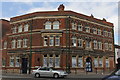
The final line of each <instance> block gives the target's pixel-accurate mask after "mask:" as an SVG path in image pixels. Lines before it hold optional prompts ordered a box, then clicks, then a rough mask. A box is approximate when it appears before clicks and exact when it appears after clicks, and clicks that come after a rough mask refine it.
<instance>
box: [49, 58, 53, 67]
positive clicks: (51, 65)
mask: <svg viewBox="0 0 120 80" xmlns="http://www.w3.org/2000/svg"><path fill="white" fill-rule="evenodd" d="M49 67H53V57H50V58H49Z"/></svg>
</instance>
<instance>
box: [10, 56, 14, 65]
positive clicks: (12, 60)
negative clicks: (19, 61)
mask: <svg viewBox="0 0 120 80" xmlns="http://www.w3.org/2000/svg"><path fill="white" fill-rule="evenodd" d="M9 65H10V67H13V66H14V56H11V57H10V63H9Z"/></svg>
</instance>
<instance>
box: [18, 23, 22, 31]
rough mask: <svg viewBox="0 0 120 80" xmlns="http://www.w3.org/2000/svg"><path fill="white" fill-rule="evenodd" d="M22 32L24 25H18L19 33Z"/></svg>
mask: <svg viewBox="0 0 120 80" xmlns="http://www.w3.org/2000/svg"><path fill="white" fill-rule="evenodd" d="M21 32H22V25H20V26H18V33H21Z"/></svg>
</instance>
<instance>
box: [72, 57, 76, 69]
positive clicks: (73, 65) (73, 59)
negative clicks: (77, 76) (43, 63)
mask: <svg viewBox="0 0 120 80" xmlns="http://www.w3.org/2000/svg"><path fill="white" fill-rule="evenodd" d="M76 66H77V63H76V57H72V67H76Z"/></svg>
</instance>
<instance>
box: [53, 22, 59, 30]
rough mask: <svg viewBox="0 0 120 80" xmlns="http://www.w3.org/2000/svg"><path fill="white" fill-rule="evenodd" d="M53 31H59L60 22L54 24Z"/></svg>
mask: <svg viewBox="0 0 120 80" xmlns="http://www.w3.org/2000/svg"><path fill="white" fill-rule="evenodd" d="M53 29H59V22H58V21H54V22H53Z"/></svg>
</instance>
